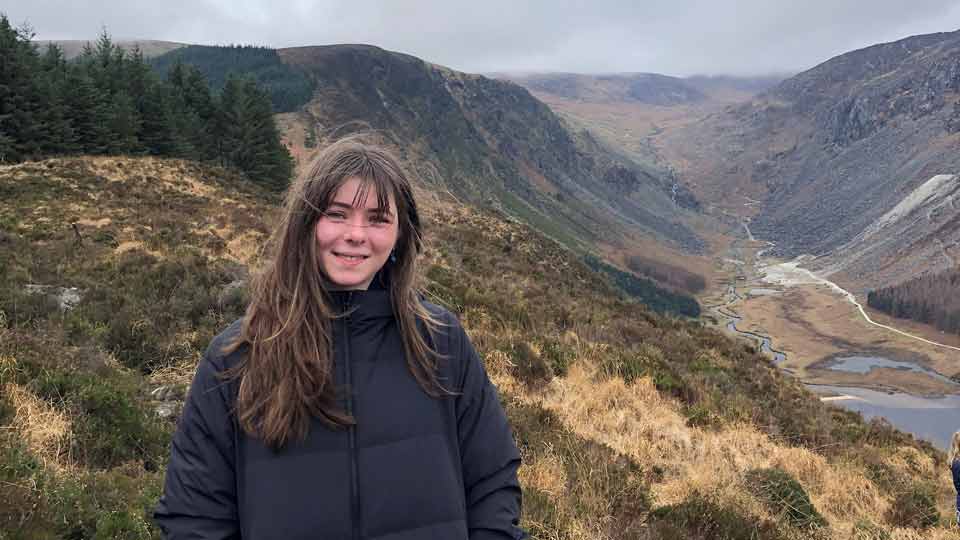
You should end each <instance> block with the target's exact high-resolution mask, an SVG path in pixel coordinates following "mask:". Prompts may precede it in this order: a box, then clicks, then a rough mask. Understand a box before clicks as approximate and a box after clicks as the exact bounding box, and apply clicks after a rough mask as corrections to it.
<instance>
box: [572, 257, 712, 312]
mask: <svg viewBox="0 0 960 540" xmlns="http://www.w3.org/2000/svg"><path fill="white" fill-rule="evenodd" d="M583 261H584V262H585V263H586V264H587V266H589V267H590V268H591V269H593V270H596V271H597V272H602V273H603V274H606V276H607V277H608V278H609V279H610V280H611V281H612V282H613V284H614V285H615V286H616V287H617V288H619V289H620V290H622V291H623V292H625V293H627V295H629V296H630V297H631V298H634V299H636V300H639V301H640V302H642V303H643V304H644V305H645V306H647V307H649V308H650V309H652V310H653V311H656V312H657V313H670V314H673V315H683V316H686V317H692V318H697V317H699V316H700V304H698V303H697V301H696V299H695V298H693V297H692V296H690V295H687V294H683V293H681V292H674V291H671V290H667V289H665V288H663V287H660V286H658V285H657V283H656V282H654V281H653V280H650V279H647V278H642V277H637V276H635V275H633V274H631V273H630V272H624V271H623V270H620V269H619V268H617V267H615V266H611V265H609V264H607V263H606V262H604V261H602V260H600V259H598V258H597V257H595V256H593V255H589V254H588V255H584V257H583Z"/></svg>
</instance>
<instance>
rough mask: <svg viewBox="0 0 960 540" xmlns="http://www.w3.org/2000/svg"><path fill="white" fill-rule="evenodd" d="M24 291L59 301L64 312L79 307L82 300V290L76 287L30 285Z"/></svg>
mask: <svg viewBox="0 0 960 540" xmlns="http://www.w3.org/2000/svg"><path fill="white" fill-rule="evenodd" d="M24 290H25V291H26V292H27V293H29V294H45V295H48V296H49V297H51V298H53V299H55V300H56V301H57V305H58V306H60V309H61V310H63V311H69V310H71V309H73V308H75V307H76V306H77V304H79V303H80V300H81V298H82V297H81V294H80V289H78V288H76V287H54V286H53V285H37V284H32V283H28V284H27V285H25V286H24Z"/></svg>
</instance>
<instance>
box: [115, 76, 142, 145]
mask: <svg viewBox="0 0 960 540" xmlns="http://www.w3.org/2000/svg"><path fill="white" fill-rule="evenodd" d="M107 126H108V128H109V130H110V141H109V144H108V145H107V152H109V153H111V154H133V153H139V152H140V151H142V150H143V146H142V145H141V144H140V140H139V139H138V137H137V133H138V132H139V131H140V114H139V112H138V111H137V108H136V106H135V105H134V103H133V98H131V97H130V94H127V93H126V92H125V91H123V90H121V91H118V92H117V93H115V94H114V95H113V97H112V98H111V103H110V107H109V112H108V118H107Z"/></svg>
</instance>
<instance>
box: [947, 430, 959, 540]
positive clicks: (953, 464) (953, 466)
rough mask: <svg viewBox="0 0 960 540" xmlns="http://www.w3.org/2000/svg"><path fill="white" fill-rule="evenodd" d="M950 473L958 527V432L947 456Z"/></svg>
mask: <svg viewBox="0 0 960 540" xmlns="http://www.w3.org/2000/svg"><path fill="white" fill-rule="evenodd" d="M947 463H949V464H950V473H951V474H952V475H953V488H954V489H956V490H957V525H958V526H960V431H958V432H956V433H954V434H953V439H952V440H951V441H950V452H949V453H948V454H947Z"/></svg>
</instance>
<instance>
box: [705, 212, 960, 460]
mask: <svg viewBox="0 0 960 540" xmlns="http://www.w3.org/2000/svg"><path fill="white" fill-rule="evenodd" d="M744 229H745V230H746V232H747V237H748V238H752V235H751V234H750V228H749V226H748V225H747V224H744ZM733 249H734V250H735V251H737V255H742V254H741V253H740V249H739V248H737V247H734V248H733ZM768 249H770V248H766V249H764V250H761V251H760V252H759V253H757V261H758V263H757V264H758V265H759V258H760V256H762V255H763V253H764V252H765V251H767V250H768ZM728 262H732V263H735V265H736V266H737V268H738V270H737V273H738V275H737V277H736V278H735V279H734V280H732V282H731V283H730V284H729V285H728V286H727V289H726V291H725V293H724V300H723V301H722V302H721V303H720V304H717V305H713V306H707V307H708V309H709V310H710V311H711V312H713V313H714V314H715V315H716V316H717V317H718V320H721V321H726V323H725V327H726V328H727V330H728V331H730V332H732V333H735V334H737V335H741V336H743V337H745V338H748V339H750V340H752V341H754V342H755V343H758V344H759V345H760V348H761V350H762V351H763V352H765V353H767V354H768V355H770V357H771V358H772V360H773V363H774V364H775V365H780V364H782V363H783V362H784V360H786V355H785V354H784V353H783V352H781V351H778V350H776V349H775V348H774V346H773V343H774V339H773V338H772V337H771V336H767V335H762V334H758V333H755V332H749V331H743V330H740V329H739V328H737V324H738V323H740V322H741V321H742V320H743V317H742V316H740V315H739V314H738V313H737V312H735V311H734V309H733V305H734V304H736V303H737V302H739V301H741V300H743V299H744V297H743V296H742V295H741V294H740V293H739V292H737V287H736V283H737V280H738V278H739V280H742V281H743V282H744V283H746V282H747V280H746V276H745V275H743V274H742V269H743V262H742V258H729V259H728ZM789 265H793V267H791V268H790V269H791V270H794V269H795V270H797V271H802V272H804V273H806V274H809V278H810V279H811V281H814V282H816V283H820V284H826V285H828V286H830V287H831V288H833V289H835V290H837V292H838V293H839V294H841V295H843V296H844V297H846V298H847V299H848V300H849V301H851V302H852V303H854V304H855V305H856V307H857V308H858V309H859V310H860V313H861V314H862V315H863V316H864V318H865V319H866V320H867V321H868V322H869V323H871V324H875V325H877V326H882V327H883V328H885V329H888V330H890V331H893V332H897V333H899V334H902V335H906V336H909V337H911V338H915V339H919V340H921V341H924V342H927V343H931V344H934V345H939V346H943V347H949V348H951V349H955V347H951V346H949V345H943V344H939V343H933V342H930V341H928V340H926V339H923V338H920V337H919V336H912V335H910V334H907V333H905V332H902V331H900V330H898V329H896V328H892V327H889V326H885V325H881V324H878V323H876V322H874V321H872V320H870V318H869V316H867V314H866V313H865V312H864V310H863V307H862V306H861V305H860V304H859V303H858V302H857V301H856V299H855V298H853V295H852V294H851V293H849V292H848V291H846V290H844V289H842V288H840V287H839V286H837V285H836V284H834V283H832V282H830V281H827V280H825V279H823V278H821V277H819V276H816V275H815V274H813V273H812V272H810V271H809V270H806V269H801V268H799V267H798V266H797V263H787V266H789ZM780 284H781V285H785V284H786V280H784V281H781V282H780ZM958 350H960V349H958ZM824 367H825V368H826V369H831V370H837V371H844V372H847V373H858V374H863V375H867V374H869V373H870V372H871V371H872V370H874V369H895V370H901V371H909V372H913V373H919V374H921V375H923V376H927V377H930V378H932V379H935V380H937V381H939V382H941V383H944V384H947V385H949V386H953V387H956V388H957V393H956V394H949V395H945V396H932V397H928V396H918V395H913V394H908V393H903V392H888V391H883V390H877V389H870V388H863V387H854V386H833V385H819V384H806V386H807V388H808V389H810V390H811V391H813V392H814V393H817V394H819V395H821V396H822V397H821V399H822V400H823V401H826V402H830V403H832V404H834V405H838V406H841V407H844V408H846V409H849V410H853V411H857V412H859V413H861V414H862V415H863V417H864V418H865V419H867V420H869V419H871V418H874V417H882V418H884V419H886V420H887V421H888V422H890V423H891V424H892V425H893V426H895V427H897V428H898V429H901V430H903V431H906V432H909V433H912V434H913V435H914V436H916V437H919V438H921V439H925V440H928V441H930V442H931V443H933V444H934V445H935V446H937V447H938V448H940V449H943V450H946V448H947V446H948V445H949V442H950V437H951V436H952V435H953V433H954V431H956V430H958V429H960V384H958V383H957V382H955V381H953V380H951V379H949V378H948V377H945V376H944V375H942V374H941V373H937V372H936V371H933V370H931V369H929V368H926V367H924V366H921V365H918V364H915V363H912V362H905V361H896V360H891V359H888V358H883V357H879V356H876V355H871V354H857V353H850V354H847V355H844V356H840V357H836V358H834V359H832V360H831V361H830V362H829V363H828V364H826V365H825V366H824ZM784 371H785V372H787V373H792V370H790V369H784Z"/></svg>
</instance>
